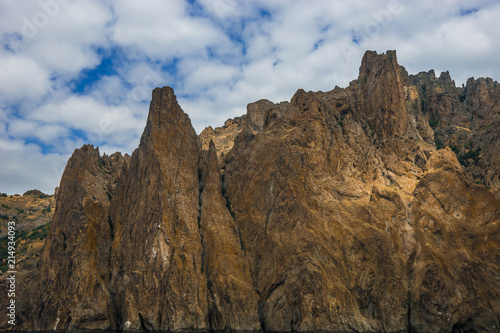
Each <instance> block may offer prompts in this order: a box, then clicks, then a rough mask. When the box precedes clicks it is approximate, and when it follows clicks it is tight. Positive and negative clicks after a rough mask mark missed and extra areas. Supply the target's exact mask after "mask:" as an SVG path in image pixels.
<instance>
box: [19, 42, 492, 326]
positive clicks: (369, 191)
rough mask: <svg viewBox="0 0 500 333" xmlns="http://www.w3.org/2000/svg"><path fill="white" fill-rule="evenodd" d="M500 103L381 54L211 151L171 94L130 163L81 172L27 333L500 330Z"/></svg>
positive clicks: (45, 264)
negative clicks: (53, 332) (354, 74)
mask: <svg viewBox="0 0 500 333" xmlns="http://www.w3.org/2000/svg"><path fill="white" fill-rule="evenodd" d="M498 89H499V88H498V83H496V82H494V81H492V80H490V79H478V80H473V79H471V80H469V81H468V83H467V86H466V87H462V88H456V87H455V85H454V83H453V81H452V80H451V78H450V77H449V75H448V74H447V73H443V74H441V76H440V77H439V78H436V77H435V75H434V72H432V71H431V72H427V73H425V72H422V73H419V74H417V75H408V73H407V72H406V70H405V69H404V68H403V67H402V66H400V65H399V64H398V62H397V58H396V53H395V52H394V51H388V52H387V53H386V54H377V53H375V52H371V51H369V52H367V53H366V54H365V56H364V57H363V60H362V64H361V67H360V73H359V77H358V79H357V80H355V81H352V82H351V84H350V85H349V86H348V87H346V88H339V87H335V89H333V90H331V91H328V92H305V91H303V90H299V91H297V93H296V94H295V95H294V96H293V97H292V99H291V101H290V102H283V103H280V104H274V103H272V102H269V101H266V100H261V101H258V102H255V103H252V104H250V105H249V106H248V110H247V114H246V115H245V116H243V117H241V118H237V119H235V120H229V121H227V122H226V124H225V126H224V127H222V128H217V129H215V130H214V129H212V128H208V129H206V130H205V131H204V132H203V133H202V134H201V135H200V137H198V136H197V135H196V133H195V132H194V130H193V127H192V126H191V123H190V120H189V118H188V116H187V115H186V114H185V113H184V112H183V111H182V110H181V108H180V106H179V105H178V103H177V100H176V97H175V95H174V92H173V90H172V89H171V88H168V87H164V88H161V89H160V88H157V89H155V90H154V91H153V98H152V101H151V107H150V111H149V116H148V121H147V124H146V129H145V130H144V134H143V136H142V138H141V142H140V145H139V148H138V149H137V150H136V151H135V152H134V153H133V155H132V156H131V157H125V158H124V157H122V156H121V155H118V154H117V155H112V156H110V157H107V156H104V157H101V156H99V153H98V151H97V150H96V149H94V148H93V147H91V146H85V147H83V148H82V149H79V150H77V151H75V153H74V155H73V157H72V158H71V159H70V161H69V162H68V166H67V167H66V170H65V173H64V175H63V178H62V180H61V186H60V190H59V194H58V197H57V210H56V212H55V215H54V221H53V223H52V225H51V227H50V231H49V235H48V238H47V241H46V244H45V248H44V251H43V255H42V257H41V259H40V270H39V274H40V286H39V288H38V290H39V291H38V293H37V302H36V307H35V308H34V309H33V310H32V311H33V313H32V315H33V318H34V321H33V323H32V324H28V323H27V324H26V325H25V327H23V328H24V329H27V330H33V329H36V330H48V329H57V330H65V329H70V330H77V329H114V330H169V331H178V330H213V331H216V330H242V331H243V330H248V331H254V330H263V331H332V332H337V331H338V332H376V331H384V332H402V331H404V332H410V331H411V332H465V331H470V332H479V331H491V332H493V331H498V330H499V329H500V195H499V186H500V180H499V175H500V164H499V161H500V156H499V154H500V150H499V149H498V148H499V147H498V146H499V145H500V141H499V138H498V128H499V125H500V124H499V123H498V121H499V111H500V110H499V109H498V108H499V107H498V98H499V90H498Z"/></svg>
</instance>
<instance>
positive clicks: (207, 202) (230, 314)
mask: <svg viewBox="0 0 500 333" xmlns="http://www.w3.org/2000/svg"><path fill="white" fill-rule="evenodd" d="M201 168H202V170H201V174H202V178H201V179H202V181H201V184H200V185H201V197H200V200H201V202H200V205H201V216H200V217H201V219H200V231H201V234H202V243H203V269H204V272H205V275H206V277H207V283H208V289H209V294H210V297H209V308H210V312H209V321H210V329H211V330H225V329H232V330H251V331H253V330H259V329H260V322H259V317H258V295H257V293H256V292H255V290H254V285H253V281H252V276H251V275H250V265H249V262H248V258H247V256H246V254H245V252H244V251H243V248H242V244H241V239H240V234H239V230H238V228H237V226H236V224H235V221H234V219H233V217H232V216H231V212H230V203H228V202H226V200H225V198H224V197H223V196H222V195H221V194H222V187H221V180H220V173H219V163H218V161H217V154H216V150H215V145H214V144H213V142H211V144H210V147H209V150H208V151H207V152H205V154H204V156H203V162H202V165H201Z"/></svg>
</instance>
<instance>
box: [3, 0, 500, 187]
mask: <svg viewBox="0 0 500 333" xmlns="http://www.w3.org/2000/svg"><path fill="white" fill-rule="evenodd" d="M499 17H500V2H499V1H496V0H422V1H407V0H395V1H382V0H350V1H343V0H307V1H306V0H296V1H293V0H272V1H271V0H254V1H250V0H245V1H243V0H185V1H184V0H161V1H160V0H148V1H139V0H120V1H118V0H116V1H102V0H99V1H97V0H95V1H90V0H86V1H78V0H77V1H70V0H39V1H34V0H33V1H28V0H1V1H0V39H1V44H2V47H1V49H0V192H6V193H9V194H14V193H20V194H22V193H23V192H24V191H26V190H28V189H33V188H38V189H40V190H42V191H44V192H46V193H53V192H54V188H55V186H58V183H59V180H60V177H61V174H62V171H63V170H64V166H65V164H66V161H67V159H68V158H69V156H70V155H71V153H72V152H73V150H74V149H76V148H79V147H80V146H82V145H83V144H85V143H92V144H94V145H96V146H99V149H100V151H101V153H107V154H110V153H113V152H115V151H122V152H124V153H125V152H126V153H131V152H132V151H133V149H134V148H135V147H137V145H138V142H139V137H140V135H141V133H142V130H143V128H144V125H145V121H146V116H147V112H148V106H149V101H150V98H151V90H152V89H153V88H154V87H157V86H165V85H168V86H172V87H173V88H174V90H175V92H176V95H177V97H178V99H179V102H180V104H181V106H182V108H183V109H184V111H186V112H187V113H188V114H189V116H190V118H191V121H192V123H193V125H194V127H195V129H196V131H197V132H198V133H200V132H201V131H202V130H203V128H204V127H206V126H208V125H211V126H213V127H215V126H221V125H222V124H223V122H224V120H226V119H227V118H229V117H234V116H239V115H242V114H244V113H245V112H246V104H248V103H249V102H253V101H255V100H258V99H261V98H266V99H269V100H271V101H273V102H280V101H284V100H289V99H290V98H291V97H292V96H293V94H294V92H295V91H296V90H297V89H299V88H303V89H305V90H313V91H317V90H323V91H327V90H330V89H333V88H334V87H335V86H336V85H338V86H341V87H345V86H347V85H348V84H349V81H351V80H353V79H355V78H356V77H357V74H358V69H359V65H360V61H361V57H362V55H363V53H364V51H365V50H367V49H368V50H376V51H377V52H379V53H380V52H385V51H386V50H389V49H391V50H392V49H396V50H397V54H398V60H399V63H400V64H401V65H403V66H405V67H406V69H407V70H408V72H409V73H411V74H416V73H418V72H420V71H427V70H429V69H431V68H432V69H435V70H436V72H437V73H439V72H441V71H444V70H449V71H450V74H451V76H452V78H453V79H454V80H455V82H456V84H457V85H461V84H462V83H464V82H465V81H466V79H467V78H468V77H471V76H474V77H480V76H489V77H493V78H494V79H497V80H498V78H500V65H499V62H498V59H499V58H498V55H499V54H500V23H499V22H500V20H499V19H498V18H499Z"/></svg>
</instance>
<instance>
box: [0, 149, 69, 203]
mask: <svg viewBox="0 0 500 333" xmlns="http://www.w3.org/2000/svg"><path fill="white" fill-rule="evenodd" d="M68 158H69V155H67V154H65V155H59V154H48V155H44V154H42V153H41V151H40V148H39V147H38V146H37V145H34V144H28V145H26V144H24V143H23V142H21V141H6V140H3V139H0V159H1V160H2V163H1V164H0V191H1V192H5V193H9V194H15V193H18V194H23V193H24V192H25V191H27V190H31V189H34V188H37V189H39V190H41V191H42V192H44V193H54V188H55V187H56V186H59V180H60V178H61V175H62V172H63V171H64V167H65V165H66V162H67V160H68Z"/></svg>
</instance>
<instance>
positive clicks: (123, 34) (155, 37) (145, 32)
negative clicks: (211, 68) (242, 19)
mask: <svg viewBox="0 0 500 333" xmlns="http://www.w3.org/2000/svg"><path fill="white" fill-rule="evenodd" d="M114 9H115V15H116V22H115V24H114V28H113V40H114V41H115V42H116V43H118V44H120V45H123V46H125V47H127V48H129V49H134V50H135V51H136V52H139V53H143V54H144V55H146V56H147V57H151V58H153V59H168V58H170V57H173V56H177V57H178V56H184V55H189V54H192V53H193V52H194V53H196V52H201V51H203V48H204V47H206V46H208V45H210V44H213V43H215V42H217V41H218V40H220V39H221V33H220V31H218V30H217V29H216V28H215V27H214V26H212V25H211V23H210V21H208V20H207V19H203V18H196V17H190V16H189V13H188V12H187V11H186V3H185V2H184V1H179V0H172V1H160V0H152V1H147V2H137V1H132V0H126V1H120V2H116V3H114Z"/></svg>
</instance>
